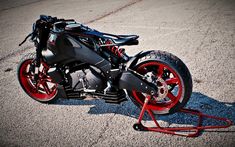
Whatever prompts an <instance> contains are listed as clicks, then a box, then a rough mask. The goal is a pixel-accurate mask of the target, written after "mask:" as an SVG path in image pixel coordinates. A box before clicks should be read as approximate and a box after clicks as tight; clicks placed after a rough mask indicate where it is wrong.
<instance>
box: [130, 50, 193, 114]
mask: <svg viewBox="0 0 235 147" xmlns="http://www.w3.org/2000/svg"><path fill="white" fill-rule="evenodd" d="M132 69H133V70H135V71H137V72H138V73H139V74H141V75H143V76H145V77H146V78H147V79H148V78H149V77H151V78H150V79H151V80H152V81H151V82H152V83H154V84H155V85H156V86H157V87H158V92H157V95H156V96H153V98H152V99H151V100H150V101H149V108H151V110H152V111H153V112H154V114H172V113H175V112H177V111H178V110H179V109H180V108H182V107H184V106H185V105H186V103H187V102H188V100H189V98H190V96H191V93H192V78H191V74H190V72H189V70H188V68H187V67H186V65H185V64H184V63H183V62H182V61H181V60H180V59H179V58H178V57H176V56H174V55H172V54H170V53H167V52H163V51H152V52H150V53H148V54H147V55H145V56H144V57H141V58H140V59H139V60H138V62H137V64H136V65H135V66H134V67H132ZM127 92H128V95H129V97H130V99H131V100H132V101H133V103H134V104H136V105H137V106H138V107H139V108H142V106H143V104H144V100H145V97H146V94H145V93H141V92H137V91H135V90H132V91H127Z"/></svg>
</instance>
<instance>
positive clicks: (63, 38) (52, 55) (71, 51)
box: [43, 32, 111, 73]
mask: <svg viewBox="0 0 235 147" xmlns="http://www.w3.org/2000/svg"><path fill="white" fill-rule="evenodd" d="M47 47H48V50H46V51H44V52H43V56H44V57H45V59H46V61H47V63H48V64H49V65H53V64H66V63H69V62H72V61H81V62H84V63H88V64H90V65H94V66H96V67H97V68H99V69H100V70H101V71H103V72H104V73H108V72H109V71H110V69H111V64H110V62H109V61H107V60H106V59H104V58H103V57H101V56H100V55H99V54H97V53H96V52H95V51H94V50H93V49H91V48H88V47H87V46H86V45H84V44H83V43H82V42H81V41H79V40H78V39H76V37H73V36H72V35H70V34H67V33H63V32H61V33H57V32H51V33H50V36H49V39H48V44H47Z"/></svg>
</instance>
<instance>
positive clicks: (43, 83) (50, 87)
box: [19, 60, 57, 101]
mask: <svg viewBox="0 0 235 147" xmlns="http://www.w3.org/2000/svg"><path fill="white" fill-rule="evenodd" d="M32 61H33V60H26V61H24V62H23V63H22V64H21V66H20V71H19V80H20V83H21V86H22V87H23V89H24V90H25V92H26V93H27V94H28V95H29V96H31V97H32V98H34V99H36V100H38V101H49V100H52V99H53V98H54V97H55V96H56V94H57V84H55V83H53V82H52V79H51V77H49V76H48V75H46V72H47V70H48V69H49V67H48V66H47V65H46V63H45V62H41V65H40V68H39V74H38V75H39V80H38V82H37V85H36V84H35V82H34V76H33V75H32V73H31V72H30V70H29V68H30V65H31V64H32Z"/></svg>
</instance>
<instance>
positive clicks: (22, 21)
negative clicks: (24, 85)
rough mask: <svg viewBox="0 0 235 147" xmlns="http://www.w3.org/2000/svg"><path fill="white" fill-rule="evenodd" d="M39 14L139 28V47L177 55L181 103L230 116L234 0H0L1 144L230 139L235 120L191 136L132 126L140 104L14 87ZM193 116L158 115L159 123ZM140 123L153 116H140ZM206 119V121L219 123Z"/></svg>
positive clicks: (234, 109) (234, 104)
mask: <svg viewBox="0 0 235 147" xmlns="http://www.w3.org/2000/svg"><path fill="white" fill-rule="evenodd" d="M40 14H47V15H52V16H57V17H61V18H74V19H75V20H76V21H78V22H82V23H85V24H88V25H89V26H90V27H92V28H95V29H97V30H100V31H103V32H109V33H114V34H115V33H116V34H137V35H139V36H140V44H139V45H138V46H131V47H126V51H127V53H129V54H130V55H134V54H136V53H138V52H139V51H142V50H150V49H157V50H164V51H167V52H171V53H173V54H175V55H176V56H178V57H179V58H181V59H182V60H183V61H184V62H185V64H186V65H187V66H188V68H189V70H190V72H191V74H192V77H193V82H194V83H193V84H194V88H193V94H192V96H191V98H190V101H189V102H188V104H187V107H190V108H194V109H198V110H201V111H203V112H204V113H206V114H211V115H216V116H221V117H226V118H229V119H231V120H232V121H233V122H235V96H234V92H235V91H234V86H235V82H234V80H235V66H234V65H235V37H234V34H235V15H234V14H235V1H233V0H197V1H194V0H118V1H112V0H99V1H95V0H79V1H76V0H67V1H63V0H50V1H48V0H32V1H31V0H10V1H0V28H1V29H0V34H1V35H0V69H1V71H0V90H1V94H0V146H97V147H98V146H102V147H103V146H195V147H199V146H200V147H201V146H213V147H214V146H218V147H220V146H225V147H232V146H234V143H235V141H234V139H235V127H234V126H232V127H230V128H228V129H220V130H209V131H204V132H203V133H202V134H201V135H200V136H199V137H197V138H185V137H179V136H172V135H166V134H161V133H153V132H137V131H135V130H134V129H133V128H132V125H133V124H134V123H135V122H136V121H137V119H136V118H137V117H138V114H139V112H140V110H138V108H137V107H135V106H134V105H133V104H132V103H131V102H130V101H128V102H124V103H122V104H121V105H111V104H106V103H104V101H102V100H99V99H91V98H89V99H86V100H76V99H69V100H68V99H63V98H60V99H59V100H58V101H57V102H56V103H54V104H50V105H48V104H41V103H38V102H36V101H34V100H32V99H31V98H29V97H28V96H27V95H26V94H25V93H24V92H23V90H22V89H21V88H20V86H19V83H18V81H17V76H16V69H17V64H18V63H19V61H20V59H21V58H22V57H23V56H24V55H25V54H27V53H29V52H33V51H34V49H33V46H32V44H30V42H27V43H26V44H25V45H23V46H22V47H18V46H17V45H18V44H19V43H20V42H21V41H22V40H23V39H24V37H25V36H26V35H27V34H28V33H29V32H30V31H31V25H32V23H33V22H34V21H35V20H36V19H37V18H38V16H39V15H40ZM195 120H196V118H194V117H190V116H186V115H183V114H174V115H170V116H160V117H159V123H160V124H161V125H163V126H175V125H183V126H184V125H186V124H190V123H191V122H194V123H193V124H195ZM145 123H147V124H150V125H151V124H152V122H151V121H150V119H149V118H148V117H147V116H145ZM218 123H219V122H212V121H210V120H206V121H205V124H218Z"/></svg>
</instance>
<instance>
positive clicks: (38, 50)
mask: <svg viewBox="0 0 235 147" xmlns="http://www.w3.org/2000/svg"><path fill="white" fill-rule="evenodd" d="M35 46H36V59H35V61H36V64H35V69H34V79H35V81H36V83H37V82H38V80H39V68H40V65H41V59H42V49H41V47H40V45H39V44H36V45H35Z"/></svg>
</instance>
